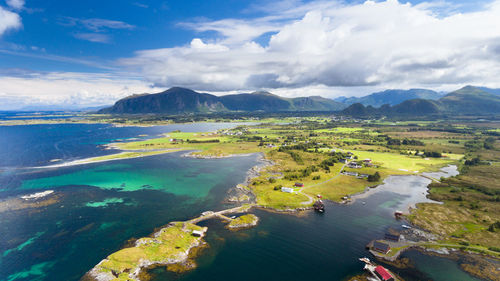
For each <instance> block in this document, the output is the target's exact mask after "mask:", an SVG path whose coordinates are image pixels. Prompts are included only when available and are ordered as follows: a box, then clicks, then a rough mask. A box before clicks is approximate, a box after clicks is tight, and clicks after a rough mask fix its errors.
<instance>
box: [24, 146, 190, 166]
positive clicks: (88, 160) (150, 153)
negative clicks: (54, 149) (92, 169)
mask: <svg viewBox="0 0 500 281" xmlns="http://www.w3.org/2000/svg"><path fill="white" fill-rule="evenodd" d="M178 151H182V149H165V150H160V151H148V152H137V151H134V152H130V151H122V152H119V153H115V154H109V155H104V156H96V157H90V158H84V159H79V160H74V161H70V162H64V163H60V164H53V165H47V166H39V167H34V168H36V169H52V168H62V167H71V166H78V165H86V164H95V163H102V162H108V161H115V160H125V159H134V158H142V157H148V156H154V155H161V154H166V153H172V152H178ZM141 153H142V154H141ZM127 154H134V156H127V157H120V156H124V155H127ZM135 154H139V155H135ZM103 157H110V158H105V159H102V158H103Z"/></svg>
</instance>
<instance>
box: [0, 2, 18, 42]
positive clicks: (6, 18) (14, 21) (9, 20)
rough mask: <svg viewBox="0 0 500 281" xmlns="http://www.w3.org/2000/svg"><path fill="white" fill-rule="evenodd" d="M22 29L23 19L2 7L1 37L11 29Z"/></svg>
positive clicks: (0, 13) (0, 11) (0, 16)
mask: <svg viewBox="0 0 500 281" xmlns="http://www.w3.org/2000/svg"><path fill="white" fill-rule="evenodd" d="M20 27H21V17H20V16H19V15H18V14H16V13H13V12H11V11H8V10H5V9H4V8H3V7H2V6H0V36H2V35H3V34H4V33H5V32H6V31H7V30H9V29H18V28H20Z"/></svg>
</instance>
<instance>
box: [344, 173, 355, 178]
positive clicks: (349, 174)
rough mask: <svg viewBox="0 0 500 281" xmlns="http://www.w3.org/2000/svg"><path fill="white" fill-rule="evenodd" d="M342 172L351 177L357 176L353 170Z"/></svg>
mask: <svg viewBox="0 0 500 281" xmlns="http://www.w3.org/2000/svg"><path fill="white" fill-rule="evenodd" d="M343 173H344V175H346V176H353V177H357V176H358V173H355V172H343Z"/></svg>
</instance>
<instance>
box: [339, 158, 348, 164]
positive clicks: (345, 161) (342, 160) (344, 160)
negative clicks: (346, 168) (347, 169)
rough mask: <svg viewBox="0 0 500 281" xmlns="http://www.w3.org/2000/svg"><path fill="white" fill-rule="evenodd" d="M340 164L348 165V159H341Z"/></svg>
mask: <svg viewBox="0 0 500 281" xmlns="http://www.w3.org/2000/svg"><path fill="white" fill-rule="evenodd" d="M339 162H340V163H344V164H345V163H347V159H340V160H339Z"/></svg>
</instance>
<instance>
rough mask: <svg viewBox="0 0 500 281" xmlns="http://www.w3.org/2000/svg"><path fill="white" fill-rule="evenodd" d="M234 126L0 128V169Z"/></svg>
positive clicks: (36, 164)
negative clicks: (133, 140)
mask: <svg viewBox="0 0 500 281" xmlns="http://www.w3.org/2000/svg"><path fill="white" fill-rule="evenodd" d="M235 126H236V125H235V124H234V123H232V124H231V123H192V124H173V125H166V126H153V127H115V126H113V125H109V124H57V125H27V126H0V170H1V169H6V168H12V167H30V166H31V167H33V166H43V165H48V164H49V163H50V160H52V159H62V160H63V161H71V160H75V159H81V158H87V157H94V156H102V155H107V154H112V153H116V150H105V149H104V148H103V147H102V145H103V144H106V143H110V142H115V141H117V140H119V141H120V140H123V141H126V140H127V139H130V138H138V139H145V138H152V137H158V136H159V135H160V134H163V133H167V132H172V131H175V130H182V131H183V132H211V131H216V130H218V129H225V128H230V127H235ZM144 135H147V136H144Z"/></svg>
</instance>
